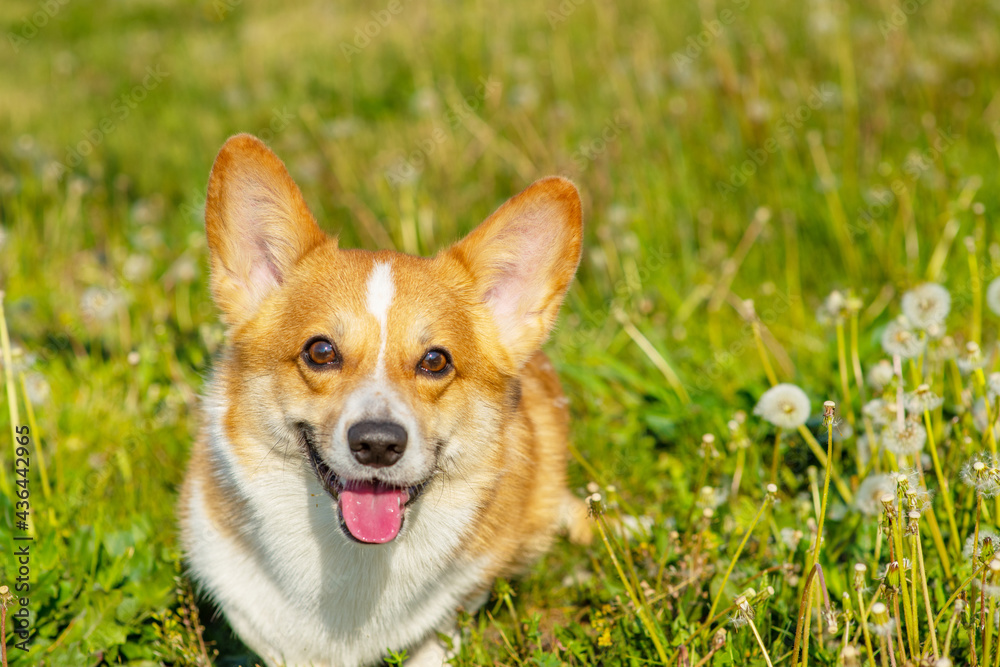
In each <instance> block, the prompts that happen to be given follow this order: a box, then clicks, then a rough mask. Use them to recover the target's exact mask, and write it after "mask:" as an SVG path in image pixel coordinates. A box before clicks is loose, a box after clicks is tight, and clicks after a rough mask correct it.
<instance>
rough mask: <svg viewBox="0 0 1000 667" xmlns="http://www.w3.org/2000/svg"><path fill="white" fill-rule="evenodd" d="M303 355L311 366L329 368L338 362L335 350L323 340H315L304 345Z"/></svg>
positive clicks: (331, 344)
mask: <svg viewBox="0 0 1000 667" xmlns="http://www.w3.org/2000/svg"><path fill="white" fill-rule="evenodd" d="M302 353H303V355H304V356H305V358H306V361H308V362H309V363H310V364H312V365H313V366H330V365H334V364H336V363H338V362H339V361H340V355H338V354H337V348H335V347H334V346H333V343H331V342H330V341H328V340H327V339H325V338H316V339H314V340H311V341H309V342H308V343H306V347H305V349H304V350H303V351H302Z"/></svg>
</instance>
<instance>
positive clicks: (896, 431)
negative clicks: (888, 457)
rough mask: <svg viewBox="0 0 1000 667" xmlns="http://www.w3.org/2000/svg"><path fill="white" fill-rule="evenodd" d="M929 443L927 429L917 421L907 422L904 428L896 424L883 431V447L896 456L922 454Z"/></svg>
mask: <svg viewBox="0 0 1000 667" xmlns="http://www.w3.org/2000/svg"><path fill="white" fill-rule="evenodd" d="M926 442H927V429H925V428H924V427H923V426H922V425H921V424H919V423H918V422H915V421H910V420H907V421H906V422H904V423H903V427H902V428H900V427H899V423H898V422H895V423H892V424H889V425H888V426H886V428H885V429H884V430H883V431H882V446H883V447H885V448H886V449H888V450H889V451H890V452H892V453H893V454H895V455H896V456H912V455H913V454H916V453H918V452H920V450H922V449H923V448H924V444H925V443H926Z"/></svg>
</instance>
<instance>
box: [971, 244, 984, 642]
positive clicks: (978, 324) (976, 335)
mask: <svg viewBox="0 0 1000 667" xmlns="http://www.w3.org/2000/svg"><path fill="white" fill-rule="evenodd" d="M965 247H966V249H967V250H968V251H969V291H971V292H972V322H970V323H969V340H971V341H972V342H974V343H976V344H979V343H980V342H981V341H980V335H981V332H982V329H983V326H982V325H983V297H982V294H981V291H982V286H981V284H980V280H979V262H978V261H977V260H976V244H975V241H974V240H973V239H972V237H971V236H970V237H967V238H966V239H965ZM984 659H987V660H988V659H989V657H988V656H984Z"/></svg>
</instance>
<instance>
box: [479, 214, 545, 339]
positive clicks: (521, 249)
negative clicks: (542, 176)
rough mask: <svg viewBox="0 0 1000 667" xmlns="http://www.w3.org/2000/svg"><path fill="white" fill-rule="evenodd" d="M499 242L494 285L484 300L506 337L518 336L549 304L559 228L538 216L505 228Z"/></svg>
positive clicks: (493, 271)
mask: <svg viewBox="0 0 1000 667" xmlns="http://www.w3.org/2000/svg"><path fill="white" fill-rule="evenodd" d="M495 243H496V246H497V247H496V254H497V257H496V260H495V262H496V263H495V264H494V265H493V266H492V267H491V273H492V286H491V287H490V289H489V290H488V291H487V292H486V294H485V295H484V300H485V301H486V302H487V303H488V304H489V305H490V308H491V309H492V311H493V318H494V320H495V322H496V324H497V327H498V328H499V329H500V332H501V336H502V337H503V338H504V339H506V340H511V339H516V338H519V337H520V336H519V335H518V334H519V329H521V328H524V327H529V328H530V327H531V326H532V320H533V319H534V318H536V317H537V316H538V315H539V314H541V312H542V311H544V310H545V308H546V306H547V305H548V303H547V302H548V299H549V297H550V295H551V293H552V291H553V290H552V288H551V285H550V283H551V281H552V280H553V279H554V278H555V276H553V275H552V272H553V268H554V264H555V263H556V260H557V258H558V257H559V255H560V253H561V251H562V247H561V243H560V239H559V237H558V228H557V227H555V226H554V225H553V224H552V222H551V221H546V220H545V219H544V218H543V217H541V216H539V217H538V218H535V219H531V218H529V219H527V220H524V221H523V222H522V223H521V224H518V225H516V226H514V227H512V228H510V229H508V230H505V231H504V233H503V234H502V235H500V237H498V238H497V239H496V241H495Z"/></svg>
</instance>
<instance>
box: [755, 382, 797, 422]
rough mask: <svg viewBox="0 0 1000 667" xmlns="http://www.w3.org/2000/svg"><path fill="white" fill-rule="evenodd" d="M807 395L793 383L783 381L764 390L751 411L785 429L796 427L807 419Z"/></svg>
mask: <svg viewBox="0 0 1000 667" xmlns="http://www.w3.org/2000/svg"><path fill="white" fill-rule="evenodd" d="M809 410H810V406H809V397H808V396H806V393H805V392H804V391H802V389H800V388H799V387H797V386H796V385H794V384H788V383H783V384H779V385H775V386H774V387H771V388H770V389H768V390H767V391H765V392H764V393H763V394H762V395H761V397H760V400H759V401H757V405H756V407H754V409H753V413H754V414H755V415H757V416H759V417H763V418H764V419H765V420H767V421H769V422H770V423H772V424H774V425H775V426H778V427H780V428H785V429H796V428H798V427H799V426H802V425H803V424H805V423H806V420H807V419H809Z"/></svg>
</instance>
